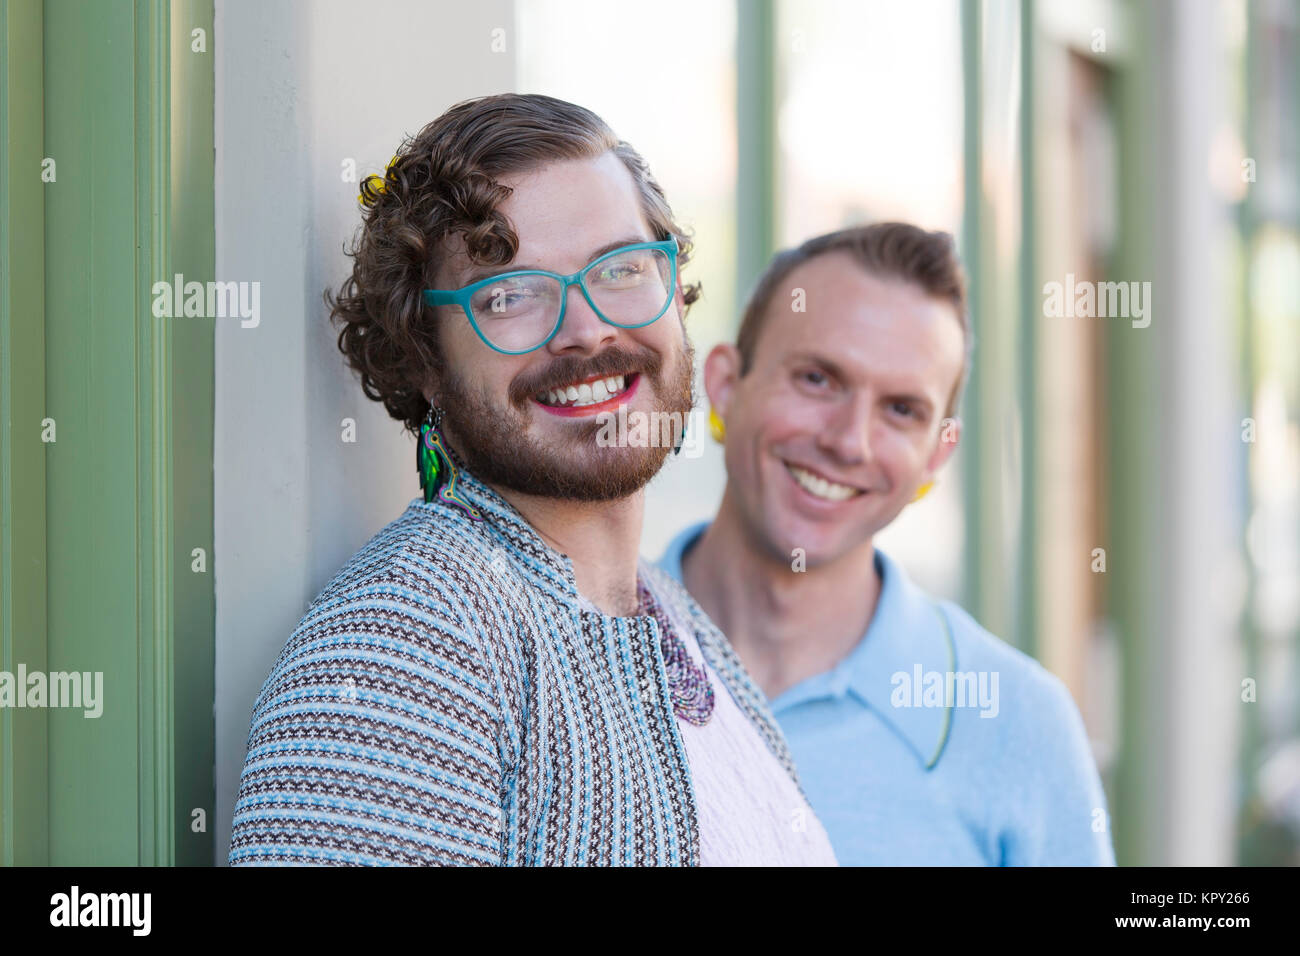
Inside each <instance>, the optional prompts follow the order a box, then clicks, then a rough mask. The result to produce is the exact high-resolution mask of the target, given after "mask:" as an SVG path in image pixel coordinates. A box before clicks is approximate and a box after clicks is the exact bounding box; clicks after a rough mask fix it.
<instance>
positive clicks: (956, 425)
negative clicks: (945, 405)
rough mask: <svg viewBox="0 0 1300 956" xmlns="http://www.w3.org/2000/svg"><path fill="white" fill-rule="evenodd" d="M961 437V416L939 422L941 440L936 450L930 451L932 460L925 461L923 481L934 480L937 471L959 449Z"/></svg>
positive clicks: (935, 447)
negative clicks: (958, 443) (958, 444)
mask: <svg viewBox="0 0 1300 956" xmlns="http://www.w3.org/2000/svg"><path fill="white" fill-rule="evenodd" d="M960 439H961V419H960V418H945V419H944V420H943V421H941V422H940V423H939V440H938V442H937V443H936V444H935V446H934V451H933V452H931V453H930V460H929V461H927V462H926V463H925V472H924V474H923V477H922V483H924V482H927V481H933V480H934V476H935V473H936V472H938V470H939V469H940V468H942V467H943V465H944V463H945V462H946V461H947V460H948V459H949V458H951V457H952V453H953V452H955V451H956V450H957V442H958V441H959V440H960Z"/></svg>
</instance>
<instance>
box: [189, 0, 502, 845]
mask: <svg viewBox="0 0 1300 956" xmlns="http://www.w3.org/2000/svg"><path fill="white" fill-rule="evenodd" d="M498 28H500V29H503V30H504V31H505V33H504V39H505V44H506V50H505V51H504V52H494V51H493V49H492V46H493V39H494V37H493V31H494V30H495V29H498ZM512 34H513V4H512V2H510V0H476V2H475V3H473V4H459V3H428V2H421V0H382V2H378V0H371V2H366V3H362V4H359V3H355V2H344V0H313V2H311V3H310V4H308V3H301V2H297V3H295V2H290V0H216V25H215V38H214V39H215V42H214V52H215V70H216V153H217V155H216V232H217V236H216V239H217V262H216V267H217V276H218V278H220V279H224V280H234V281H248V282H253V281H256V282H259V283H260V284H261V286H260V316H259V320H258V324H257V325H256V326H250V327H244V326H243V325H241V323H240V322H239V321H238V320H229V321H227V322H225V323H224V324H223V323H218V328H217V333H216V426H215V427H216V434H215V448H214V465H213V468H214V476H213V478H214V483H215V493H216V500H215V515H214V521H215V526H216V527H215V548H216V553H215V556H214V565H215V572H216V606H217V620H216V632H217V634H216V644H217V658H216V715H215V716H216V734H217V739H216V790H217V794H216V796H217V804H216V817H215V821H214V826H213V841H214V847H215V856H216V860H217V861H218V863H220V864H223V865H224V863H225V860H226V856H227V852H228V847H229V842H230V824H231V818H232V816H233V813H234V801H235V794H236V791H237V790H238V786H239V773H240V770H241V768H242V766H243V760H244V753H245V747H246V743H247V735H248V728H249V719H250V717H251V714H252V707H253V703H254V700H255V699H256V697H257V693H258V690H259V689H260V687H261V683H262V681H263V680H265V678H266V676H267V674H268V673H269V671H270V668H271V665H272V663H273V662H274V660H275V658H276V656H277V655H278V654H279V653H280V650H281V648H282V647H283V646H284V643H285V641H286V640H287V639H288V637H289V634H290V632H291V631H292V630H293V628H294V626H295V625H296V624H297V622H298V620H299V619H300V618H301V616H302V613H303V611H304V609H305V607H306V605H307V604H308V603H309V602H310V601H311V599H312V598H313V597H314V596H315V595H316V594H317V593H318V592H319V590H320V589H321V588H322V587H323V586H324V585H325V583H326V582H327V581H328V580H329V578H330V577H331V576H332V575H333V574H334V572H335V571H337V570H338V568H339V567H340V566H342V564H343V563H344V562H346V560H347V559H348V558H349V557H350V556H351V555H352V554H353V552H355V551H356V550H357V549H358V548H359V547H360V546H361V545H362V544H364V543H365V542H366V541H367V540H368V539H369V538H370V537H371V536H372V535H373V534H374V533H375V532H376V531H378V530H379V529H380V528H381V527H383V526H384V525H385V524H386V523H388V522H389V521H391V520H392V519H394V518H395V517H397V516H398V515H399V514H400V513H401V511H402V509H403V508H404V507H405V505H406V503H407V502H408V501H410V500H411V499H412V498H413V497H415V495H416V494H418V492H419V485H418V480H417V479H416V476H415V465H414V444H413V442H412V439H411V438H410V437H409V436H406V435H404V434H403V433H402V430H401V426H400V425H399V424H398V423H397V422H395V421H393V420H392V419H391V418H389V417H388V415H387V413H386V412H385V411H384V409H383V407H382V406H381V405H379V404H378V403H375V402H371V401H369V400H367V399H366V398H365V396H364V395H363V394H362V392H361V389H360V386H359V385H358V384H357V380H356V378H355V376H354V375H353V374H352V373H351V372H349V371H348V370H347V369H346V368H345V366H344V364H343V360H342V356H341V355H340V354H339V352H338V349H337V346H336V344H335V342H336V338H337V335H336V332H335V330H333V329H332V327H331V326H330V323H329V322H328V311H327V309H326V307H325V305H324V303H323V301H322V294H323V292H324V291H325V289H326V288H334V289H337V287H338V285H339V283H340V282H341V281H342V279H343V278H344V277H345V276H346V275H347V272H348V265H349V260H347V259H346V258H345V257H344V255H343V252H342V246H343V243H344V242H345V240H350V239H351V237H352V234H353V232H354V230H355V229H356V227H357V225H358V224H359V221H360V219H359V215H358V207H357V202H356V197H357V184H356V183H355V182H346V181H344V180H343V178H342V172H343V163H344V160H345V159H348V158H351V159H354V160H355V161H356V165H357V170H358V178H360V177H362V176H364V175H366V174H368V173H371V172H379V171H381V170H382V169H383V167H384V166H385V165H386V164H387V162H388V160H389V158H390V157H391V156H392V154H393V152H394V150H395V149H396V148H397V146H398V144H399V143H400V142H401V139H402V137H403V135H404V134H406V133H414V132H416V131H417V130H419V129H420V127H422V126H423V125H424V124H425V123H427V122H429V121H430V120H432V119H434V118H435V117H437V116H438V115H439V114H440V113H441V112H442V111H443V110H445V109H446V108H447V107H448V106H450V105H452V104H453V103H455V102H458V101H460V100H463V99H466V98H468V97H472V96H479V95H483V94H487V93H498V92H504V91H509V90H511V89H513V86H514V71H515V68H514V55H513V49H512V42H511V41H512V39H513V37H512ZM501 36H502V35H498V37H497V38H498V40H499V39H500V38H501ZM345 418H351V419H353V420H355V422H356V426H355V437H356V440H355V442H354V443H347V442H345V441H343V426H342V424H341V423H342V421H343V419H345Z"/></svg>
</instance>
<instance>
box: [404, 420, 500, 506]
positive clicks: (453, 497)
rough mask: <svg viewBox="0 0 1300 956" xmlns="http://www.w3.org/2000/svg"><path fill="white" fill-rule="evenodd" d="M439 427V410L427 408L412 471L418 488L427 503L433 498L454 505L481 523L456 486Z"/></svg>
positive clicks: (453, 467)
mask: <svg viewBox="0 0 1300 956" xmlns="http://www.w3.org/2000/svg"><path fill="white" fill-rule="evenodd" d="M440 424H442V409H441V408H437V406H435V405H433V404H430V405H429V414H428V415H427V416H425V419H424V424H422V425H421V426H420V439H419V441H417V442H416V444H415V468H416V471H418V472H419V473H420V487H421V488H422V489H423V490H424V500H425V502H426V503H429V502H432V501H433V499H434V498H435V497H436V498H438V499H439V500H440V501H443V502H446V503H447V504H449V505H455V506H456V507H458V508H460V509H461V510H462V511H464V512H465V513H466V514H467V515H469V516H470V518H471V519H472V520H474V521H482V520H483V516H482V515H481V514H479V512H478V509H477V508H475V507H474V506H473V505H471V504H470V503H469V502H468V501H466V500H465V498H464V497H463V496H462V495H461V493H460V489H459V488H457V487H456V482H457V479H458V478H459V477H460V476H459V475H458V474H457V473H456V465H455V464H454V463H453V462H452V460H451V456H450V455H449V454H447V446H446V444H445V443H444V441H443V437H442V432H440V431H439V430H438V426H439V425H440Z"/></svg>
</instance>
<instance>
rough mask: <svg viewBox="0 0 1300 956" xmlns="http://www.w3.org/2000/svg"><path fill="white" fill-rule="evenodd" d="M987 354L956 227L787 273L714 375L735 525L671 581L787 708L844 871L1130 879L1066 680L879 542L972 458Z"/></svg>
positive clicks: (682, 543) (861, 234)
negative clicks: (1010, 870)
mask: <svg viewBox="0 0 1300 956" xmlns="http://www.w3.org/2000/svg"><path fill="white" fill-rule="evenodd" d="M970 343H971V336H970V330H969V328H968V322H967V317H966V301H965V280H964V277H963V273H962V269H961V265H960V263H959V262H958V260H957V257H956V255H955V253H954V251H953V245H952V240H951V237H950V236H948V235H947V234H945V233H936V232H926V231H924V230H921V229H918V228H916V227H915V226H911V225H908V224H904V223H879V224H875V225H871V226H866V227H858V228H853V229H846V230H842V231H840V232H836V233H832V234H829V235H825V236H820V237H817V238H815V239H811V240H809V241H808V242H806V243H804V244H803V245H802V246H800V247H798V248H797V249H793V250H789V251H787V252H785V253H782V254H781V255H779V256H778V257H777V258H776V259H775V260H774V261H773V263H772V264H771V266H770V267H769V268H768V270H767V272H766V273H765V274H764V276H763V277H762V278H761V279H760V281H759V283H758V286H757V288H756V290H755V292H754V294H753V296H752V298H751V299H750V302H749V304H748V306H747V308H746V310H745V314H744V318H743V320H742V322H741V327H740V332H739V336H738V339H737V344H736V345H734V346H732V345H719V346H718V347H717V348H715V349H714V350H713V351H712V352H711V353H710V354H709V356H708V359H707V361H706V364H705V369H704V380H705V386H706V388H707V391H708V395H709V399H710V401H711V402H712V405H713V409H712V414H711V423H712V425H713V429H714V437H715V438H717V439H718V440H719V441H722V442H723V443H724V446H725V456H726V465H727V486H726V490H725V492H724V494H723V498H722V503H721V505H720V507H719V510H718V514H717V516H716V517H715V518H714V520H713V521H712V523H708V522H705V523H701V524H698V525H695V526H694V527H691V528H687V529H686V530H685V531H683V532H682V533H681V534H680V535H678V537H677V538H676V539H675V540H674V541H673V542H672V544H671V545H670V546H669V547H668V549H667V551H666V552H665V554H664V556H663V558H662V559H661V561H660V564H661V566H662V567H663V568H664V569H665V570H667V571H668V572H669V573H671V574H672V575H673V576H674V577H676V578H677V579H679V580H681V581H683V582H684V583H685V585H686V587H687V589H688V590H689V591H690V592H691V594H692V595H693V596H694V597H695V599H696V600H697V601H698V602H699V604H700V606H701V607H703V608H704V610H705V611H706V612H707V613H708V615H709V617H710V618H712V619H713V621H714V622H716V623H717V625H718V626H719V627H720V628H721V630H722V631H723V633H724V634H726V635H727V637H728V639H729V640H730V642H731V644H732V646H733V647H734V648H735V650H736V653H737V654H738V655H739V657H740V659H741V661H742V662H743V663H744V665H745V667H746V669H748V670H749V672H750V673H751V674H753V675H754V677H755V679H756V680H757V682H758V684H759V685H760V686H761V687H762V688H763V690H764V692H765V693H766V694H767V696H768V698H769V700H770V701H771V704H772V709H773V711H774V712H775V713H776V715H777V719H778V720H779V721H780V722H781V725H782V729H783V730H784V731H785V733H786V736H787V739H788V740H789V742H790V746H791V750H792V752H793V753H794V756H795V761H796V764H797V766H798V768H799V773H800V776H801V778H802V780H803V782H804V784H805V787H806V788H807V792H808V795H809V797H810V799H811V800H812V804H813V807H814V809H815V810H816V811H817V814H818V816H819V817H820V818H821V820H822V822H823V823H824V824H825V826H826V830H827V832H828V833H829V834H830V837H831V842H832V844H833V845H834V847H835V853H836V856H837V857H838V859H839V861H840V863H841V864H842V865H862V864H888V865H899V864H931V865H1025V864H1111V865H1113V863H1114V853H1113V850H1112V848H1111V842H1110V837H1109V835H1108V829H1109V821H1108V819H1107V814H1106V798H1105V793H1104V792H1103V790H1102V787H1101V782H1100V779H1099V777H1098V773H1097V769H1096V766H1095V764H1094V762H1093V759H1092V755H1091V753H1090V750H1089V746H1088V741H1087V738H1086V736H1085V732H1084V727H1083V722H1082V720H1081V719H1080V716H1079V713H1078V710H1077V708H1076V707H1075V705H1074V702H1073V700H1072V699H1071V698H1070V694H1069V692H1068V691H1067V690H1066V688H1065V686H1064V684H1062V683H1061V681H1060V680H1059V679H1057V678H1056V677H1055V676H1053V675H1052V674H1050V673H1048V672H1047V671H1046V670H1045V669H1044V668H1043V667H1041V666H1040V665H1039V664H1038V663H1037V662H1036V661H1034V660H1033V659H1032V658H1030V657H1028V656H1027V655H1025V654H1023V653H1021V652H1020V651H1018V650H1016V649H1015V648H1012V647H1010V646H1009V645H1007V644H1005V643H1003V642H1002V641H1000V640H998V639H997V638H996V637H994V636H993V635H992V634H990V633H988V632H987V631H985V630H984V629H983V628H982V627H980V626H979V625H978V624H977V623H976V622H975V621H974V620H973V619H972V618H971V617H970V615H968V614H967V613H966V612H965V611H963V610H962V609H961V608H959V607H957V606H956V605H955V604H952V603H950V602H947V601H937V600H934V599H933V598H931V597H929V596H928V595H926V594H925V593H924V592H923V591H921V590H920V589H919V588H918V587H916V586H915V585H914V584H912V582H911V581H909V580H908V578H907V576H906V575H905V574H904V573H903V570H902V568H901V567H900V566H899V565H898V564H896V563H895V562H894V561H892V560H891V559H890V558H889V557H888V556H886V555H885V554H884V553H883V552H882V551H881V550H880V549H878V548H876V547H875V546H874V545H873V543H872V542H873V538H874V537H875V535H876V534H877V533H879V532H880V531H881V530H882V529H883V528H885V527H886V526H888V524H889V523H890V522H891V521H893V520H894V518H895V517H897V516H898V514H899V512H900V511H901V510H902V509H903V508H904V507H906V505H907V504H908V503H909V502H910V501H913V500H915V499H916V498H917V497H919V495H920V494H924V493H925V490H927V489H928V487H929V486H930V484H931V483H932V482H933V481H934V477H935V475H936V473H937V472H938V470H939V469H940V468H941V467H942V465H943V464H944V462H946V461H947V460H948V458H949V456H950V455H951V454H952V452H953V450H954V449H955V448H956V445H957V439H958V437H959V434H960V423H959V421H958V420H957V419H956V418H955V417H954V416H955V415H956V410H957V406H958V401H959V399H960V392H961V387H962V383H963V381H964V378H965V371H966V367H967V365H968V361H969V354H970Z"/></svg>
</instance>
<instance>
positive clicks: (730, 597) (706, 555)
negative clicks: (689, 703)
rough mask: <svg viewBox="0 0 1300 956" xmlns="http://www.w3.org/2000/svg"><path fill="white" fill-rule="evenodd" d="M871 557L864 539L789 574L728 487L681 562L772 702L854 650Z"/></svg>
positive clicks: (869, 599)
mask: <svg viewBox="0 0 1300 956" xmlns="http://www.w3.org/2000/svg"><path fill="white" fill-rule="evenodd" d="M874 555H875V551H874V547H873V545H872V543H871V540H870V539H868V540H866V541H865V542H863V543H862V544H860V545H858V546H857V547H855V548H854V549H853V550H851V551H849V552H847V553H845V554H843V555H841V556H840V557H838V558H836V559H834V560H833V561H829V562H826V563H824V564H818V565H816V566H810V567H808V568H807V570H804V571H795V570H793V569H792V567H791V564H792V562H793V558H792V557H791V556H790V555H778V554H774V553H772V551H771V550H770V549H769V548H768V547H766V546H765V544H764V543H763V542H762V541H761V540H760V539H759V538H758V537H757V535H755V534H754V533H753V532H752V531H751V530H750V529H749V527H748V525H747V524H746V523H745V522H744V520H743V518H742V516H741V514H740V510H739V508H738V507H737V505H736V502H735V498H734V497H733V496H732V494H731V489H730V488H728V489H727V491H726V492H725V493H724V495H723V499H722V505H721V507H720V508H719V510H718V515H717V517H716V518H714V520H713V523H712V524H710V525H709V527H708V529H707V530H706V531H705V532H704V534H703V535H702V536H701V537H700V539H699V540H698V541H697V542H696V543H695V546H694V547H693V548H691V550H690V551H689V552H687V554H686V555H685V556H684V557H683V560H682V580H683V583H684V584H685V585H686V589H687V590H688V591H690V593H691V596H692V597H694V598H695V600H696V602H697V603H698V604H699V605H700V607H701V608H703V610H704V612H705V613H706V614H708V615H709V617H710V618H712V619H713V622H714V623H715V624H717V625H718V627H719V628H720V629H721V630H722V632H723V633H724V634H725V635H726V636H727V639H728V640H729V641H730V642H731V645H732V647H733V648H734V649H735V651H736V654H737V656H738V657H739V658H740V660H741V662H742V663H743V664H744V665H745V668H746V670H748V671H749V673H750V676H752V677H753V678H754V680H755V682H756V683H757V684H758V685H759V687H761V688H762V689H763V692H764V693H765V694H766V695H767V696H768V698H769V699H774V698H776V697H778V696H779V695H780V694H782V693H783V692H784V691H786V690H788V689H789V688H791V687H793V686H794V685H796V684H798V683H800V682H801V681H804V680H806V679H808V678H809V677H813V676H815V675H817V674H821V673H824V672H825V671H828V670H830V669H831V668H832V667H834V666H835V665H836V664H838V663H839V662H840V661H842V660H843V659H844V658H845V657H846V656H847V655H848V654H849V652H850V651H852V650H853V648H854V647H855V646H857V644H858V641H859V640H860V639H861V638H862V635H863V634H864V633H866V630H867V625H868V624H870V622H871V617H872V615H873V614H874V613H875V608H876V601H877V599H878V597H879V594H880V579H879V578H878V577H877V576H876V573H875V563H874Z"/></svg>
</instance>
